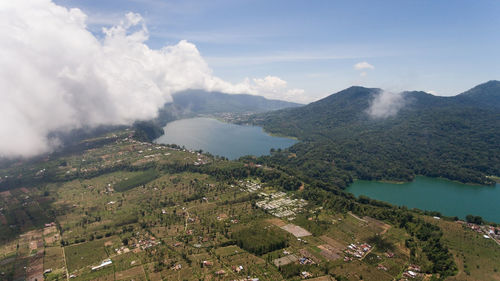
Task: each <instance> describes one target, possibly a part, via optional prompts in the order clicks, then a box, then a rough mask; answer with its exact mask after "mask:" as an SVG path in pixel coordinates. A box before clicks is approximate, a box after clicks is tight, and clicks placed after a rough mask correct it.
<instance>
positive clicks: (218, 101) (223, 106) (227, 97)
mask: <svg viewBox="0 0 500 281" xmlns="http://www.w3.org/2000/svg"><path fill="white" fill-rule="evenodd" d="M172 97H173V101H172V102H171V103H167V104H165V106H164V107H163V108H162V109H160V111H159V116H158V119H157V120H158V121H159V123H161V124H165V123H167V122H169V121H173V120H176V119H182V118H189V117H194V116H200V115H216V114H221V113H237V114H240V113H261V112H266V111H271V110H278V109H283V108H290V107H298V106H302V104H298V103H293V102H286V101H281V100H269V99H266V98H264V97H262V96H255V95H247V94H224V93H220V92H206V91H202V90H189V91H183V92H179V93H176V94H174V95H173V96H172Z"/></svg>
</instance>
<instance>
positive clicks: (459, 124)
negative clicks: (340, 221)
mask: <svg viewBox="0 0 500 281" xmlns="http://www.w3.org/2000/svg"><path fill="white" fill-rule="evenodd" d="M494 84H496V83H494ZM479 89H480V90H481V89H482V87H480V88H479ZM487 89H490V87H487ZM384 94H386V95H388V96H387V97H385V99H384V98H381V96H382V95H384ZM396 95H399V96H396V97H394V96H391V94H387V93H386V92H384V91H383V90H380V89H377V88H364V87H359V86H356V87H350V88H347V89H345V90H342V91H340V92H338V93H336V94H332V95H330V96H328V97H325V98H324V99H321V100H319V101H316V102H313V103H311V104H308V105H305V106H302V107H297V108H291V109H283V110H279V111H273V112H267V113H263V114H257V115H253V116H251V117H250V118H249V119H248V120H247V122H248V123H251V124H255V125H259V126H263V127H264V129H265V130H266V131H268V132H271V133H277V134H281V135H289V136H293V137H296V138H298V139H299V140H301V141H302V142H300V143H298V144H296V145H295V146H293V147H291V148H290V149H289V152H292V153H294V155H296V156H297V157H295V158H290V159H286V158H283V157H281V158H280V156H278V155H277V154H275V155H274V156H273V157H274V159H271V160H272V161H278V162H280V163H286V164H288V165H289V166H290V167H293V168H295V169H298V170H300V171H304V172H306V173H308V171H307V170H308V169H311V167H312V169H313V170H320V171H321V173H319V177H322V178H323V180H325V181H328V180H334V179H337V180H338V178H341V179H342V182H340V183H339V185H340V186H346V185H347V184H349V181H350V180H352V178H359V179H367V180H396V181H409V180H412V179H413V178H414V177H415V175H428V176H438V177H445V178H448V179H452V180H458V181H461V182H468V183H482V184H491V183H492V181H491V180H489V179H488V177H487V176H490V175H499V174H500V157H499V156H498V155H500V135H499V132H500V110H498V108H497V107H495V106H484V105H483V103H482V102H481V99H472V98H467V99H465V98H463V96H460V95H457V96H453V97H440V96H434V95H432V94H429V93H425V92H421V91H410V92H403V93H399V94H396ZM474 95H476V96H477V97H483V96H484V93H482V92H481V91H477V93H474ZM488 97H490V99H491V97H493V98H494V99H497V98H498V99H500V91H499V92H496V91H490V92H488ZM377 98H378V100H377ZM377 102H379V103H381V104H379V105H378V106H379V107H378V108H377V109H379V110H388V112H389V113H392V114H387V115H380V116H384V117H383V118H381V117H374V116H371V115H370V109H373V107H374V106H375V104H376V103H377ZM384 102H386V103H389V105H387V104H384ZM390 102H392V103H394V104H393V105H391V104H390ZM391 106H392V107H391ZM391 110H392V111H391ZM394 112H396V113H394ZM318 159H319V161H318ZM325 163H330V167H328V165H327V164H325ZM331 163H335V165H334V167H333V168H332V166H331V165H332V164H331Z"/></svg>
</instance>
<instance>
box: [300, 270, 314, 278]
mask: <svg viewBox="0 0 500 281" xmlns="http://www.w3.org/2000/svg"><path fill="white" fill-rule="evenodd" d="M300 275H301V276H302V278H310V277H312V274H311V273H309V272H307V271H302V272H301V273H300Z"/></svg>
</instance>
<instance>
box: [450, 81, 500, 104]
mask: <svg viewBox="0 0 500 281" xmlns="http://www.w3.org/2000/svg"><path fill="white" fill-rule="evenodd" d="M458 98H459V99H462V100H463V101H464V102H471V103H474V104H477V105H481V106H484V107H491V108H497V109H500V81H494V80H493V81H489V82H486V83H484V84H481V85H478V86H476V87H474V88H472V89H470V90H468V91H466V92H464V93H462V94H460V95H458Z"/></svg>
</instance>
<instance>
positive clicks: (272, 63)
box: [54, 0, 500, 99]
mask: <svg viewBox="0 0 500 281" xmlns="http://www.w3.org/2000/svg"><path fill="white" fill-rule="evenodd" d="M54 2H55V3H57V4H59V5H62V6H65V7H76V8H80V9H81V10H83V11H84V12H85V13H86V14H87V15H88V16H89V18H88V25H89V29H91V30H92V31H93V32H94V33H95V34H99V33H100V29H101V27H103V26H104V27H106V26H111V25H114V24H116V23H117V22H118V21H120V19H122V18H123V15H124V14H125V13H127V12H135V13H139V14H141V15H142V16H143V18H144V19H145V21H146V23H147V26H148V29H149V32H150V38H149V40H148V41H147V44H148V45H149V46H150V47H151V48H153V49H159V48H161V47H162V46H164V45H172V44H176V43H177V42H178V41H180V40H183V39H185V40H188V41H189V42H192V43H194V44H195V45H196V46H197V48H198V50H199V51H200V52H201V54H202V56H203V57H204V58H205V60H206V61H207V62H208V64H209V66H210V67H211V68H212V69H213V72H214V74H215V75H217V76H219V77H221V78H223V79H225V80H227V81H231V82H238V81H241V80H242V79H244V78H245V77H264V76H267V75H273V76H278V77H280V78H282V79H284V80H286V81H287V82H288V85H289V86H290V87H293V88H300V89H304V90H305V94H306V95H308V96H310V97H311V99H317V98H321V97H324V96H326V95H329V94H331V93H334V92H336V91H339V90H341V89H344V88H346V87H349V86H351V85H362V86H368V87H380V88H384V89H388V90H392V91H399V90H425V91H432V92H433V93H435V94H438V95H454V94H457V93H460V92H463V91H465V90H467V89H469V88H471V87H473V86H475V85H477V84H479V83H482V82H486V81H488V80H493V79H496V80H498V79H500V54H499V50H500V1H438V0H433V1H403V0H399V1H375V0H371V1H293V0H287V1H282V0H276V1H269V0H267V1H261V0H241V1H239V0H231V1H229V0H210V1H206V0H203V1H201V0H200V1H191V0H183V1H164V0H109V1H103V0H57V1H54ZM360 62H367V63H368V64H370V65H371V66H373V68H365V69H360V70H358V69H355V67H354V65H355V64H357V63H360Z"/></svg>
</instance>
